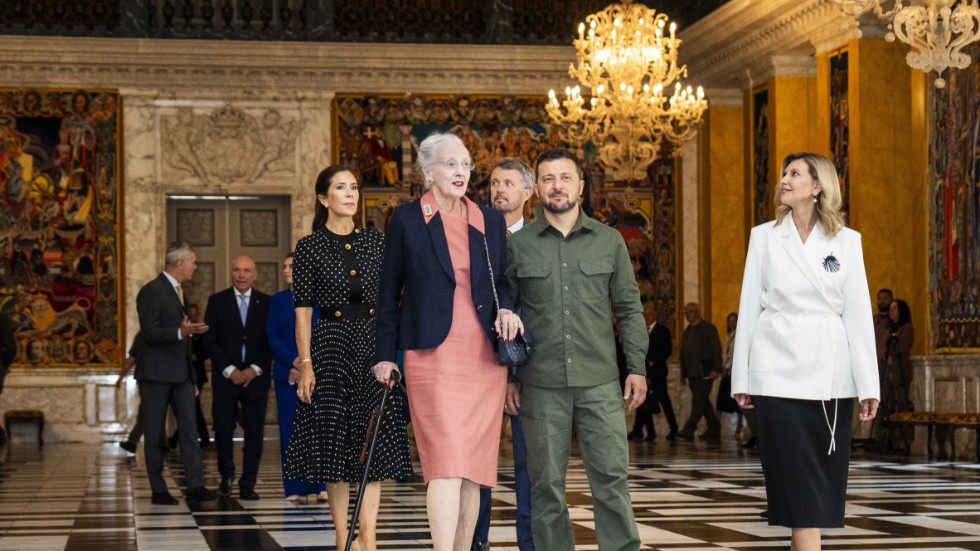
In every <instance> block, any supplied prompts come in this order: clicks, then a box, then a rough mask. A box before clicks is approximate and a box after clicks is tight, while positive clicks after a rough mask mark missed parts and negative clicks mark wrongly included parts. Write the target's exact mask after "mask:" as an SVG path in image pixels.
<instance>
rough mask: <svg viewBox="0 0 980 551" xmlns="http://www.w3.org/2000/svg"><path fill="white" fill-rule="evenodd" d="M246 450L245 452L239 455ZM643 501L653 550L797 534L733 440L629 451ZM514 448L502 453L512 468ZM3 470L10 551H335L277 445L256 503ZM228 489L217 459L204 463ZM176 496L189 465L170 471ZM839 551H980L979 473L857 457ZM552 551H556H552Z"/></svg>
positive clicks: (411, 519)
mask: <svg viewBox="0 0 980 551" xmlns="http://www.w3.org/2000/svg"><path fill="white" fill-rule="evenodd" d="M237 445H238V446H239V447H240V443H239V444H237ZM630 446H631V453H632V471H631V480H630V485H631V490H632V498H633V506H634V510H635V513H636V519H637V522H638V524H639V529H640V535H641V537H642V540H643V548H644V549H661V550H677V551H702V550H712V551H723V550H726V549H731V550H740V551H751V550H760V551H764V550H766V549H786V548H788V547H789V531H788V530H787V529H784V528H780V527H770V526H768V524H767V523H766V521H765V520H764V519H763V518H761V517H760V513H762V512H764V511H765V509H766V501H765V490H764V488H763V480H762V472H761V469H760V466H759V461H758V456H756V455H753V454H750V453H746V452H744V451H743V450H742V449H741V447H740V446H739V445H738V442H737V441H736V440H735V438H734V437H725V438H724V439H723V440H722V442H721V443H720V444H718V443H714V444H704V443H701V442H695V443H690V442H685V443H669V442H663V441H658V442H656V443H631V444H630ZM508 451H509V446H504V453H505V455H506V454H507V453H508ZM4 454H5V455H4V456H3V457H0V461H2V463H0V551H2V550H16V551H27V550H43V551H52V550H58V549H70V550H80V551H86V550H93V551H116V550H129V549H141V550H161V551H162V550H167V551H173V550H177V551H198V550H201V551H206V550H279V549H285V550H290V551H292V550H300V549H315V550H333V549H334V546H333V541H334V533H333V524H332V522H331V519H330V514H329V511H328V509H327V506H326V504H325V503H312V504H294V503H289V502H286V501H285V500H284V499H282V486H281V484H280V481H279V476H280V470H279V465H278V442H276V441H275V440H269V441H267V442H266V455H265V459H264V464H263V468H262V471H261V473H260V479H261V480H260V483H259V485H258V486H257V488H256V490H257V491H258V492H259V494H260V495H261V496H262V499H260V500H259V501H254V502H239V501H238V500H236V499H226V500H221V501H217V502H207V503H202V504H199V505H192V506H188V505H187V504H186V503H184V502H183V501H181V503H180V505H178V506H172V507H168V506H155V505H151V504H150V499H149V497H150V490H149V486H148V484H147V481H146V476H145V473H144V471H143V464H142V460H141V459H140V458H139V457H134V456H132V455H130V454H127V453H126V452H124V451H123V450H121V449H119V448H118V447H116V445H115V444H114V443H105V444H102V445H92V444H48V445H46V446H45V447H44V448H41V449H38V448H37V446H36V445H33V444H14V445H12V446H8V447H6V448H5V452H4ZM204 457H205V461H206V468H207V472H208V473H209V475H210V476H209V478H208V479H207V483H208V484H209V486H211V487H215V486H216V485H217V479H216V478H215V476H216V475H215V473H216V466H215V455H214V453H213V451H206V452H205V454H204ZM576 457H577V455H576V456H574V457H573V459H572V462H571V468H570V472H569V475H568V503H569V508H570V512H571V517H572V521H573V523H574V525H575V536H576V542H577V547H576V549H580V550H595V549H598V546H597V544H596V540H595V534H594V531H593V529H594V525H593V522H592V518H593V515H592V504H591V498H590V494H589V487H588V481H587V479H586V477H585V474H584V470H583V468H582V464H581V461H580V460H578V459H576ZM510 465H511V461H510V459H509V458H508V457H504V458H503V459H502V460H501V467H500V486H499V487H498V489H497V490H495V492H494V494H493V495H494V503H493V510H494V512H493V521H492V527H491V531H490V540H491V545H492V548H493V549H497V550H508V549H513V550H516V549H517V546H516V544H515V534H514V528H513V523H514V520H513V519H514V502H515V501H514V493H513V479H512V470H511V468H510ZM167 469H168V473H167V474H168V481H169V483H170V487H171V491H172V492H173V493H174V494H175V495H176V494H177V491H178V488H180V484H181V483H182V473H181V467H180V461H179V456H178V455H176V454H171V455H170V456H169V457H168V461H167ZM378 539H379V544H378V548H379V549H380V550H383V551H399V550H415V549H429V548H430V547H431V545H430V540H429V537H428V531H427V527H426V516H425V487H424V485H423V484H422V483H421V479H418V480H417V481H414V482H408V483H393V482H392V483H387V484H386V486H385V487H384V490H383V497H382V505H381V512H380V518H379V533H378ZM823 546H824V548H825V549H830V550H839V551H843V550H851V549H917V550H949V551H953V550H974V551H980V464H976V463H964V462H959V463H948V462H943V463H924V462H917V461H915V460H908V461H904V462H899V461H895V460H894V459H893V458H890V457H880V456H873V455H855V456H853V460H852V465H851V472H850V485H849V488H848V508H847V519H846V527H845V528H842V529H837V530H827V531H825V532H824V539H823ZM541 551H546V550H541Z"/></svg>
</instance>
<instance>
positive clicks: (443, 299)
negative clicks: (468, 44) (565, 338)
mask: <svg viewBox="0 0 980 551" xmlns="http://www.w3.org/2000/svg"><path fill="white" fill-rule="evenodd" d="M418 167H419V171H420V172H421V174H422V176H423V177H424V179H425V189H426V192H425V193H424V194H423V195H422V197H420V198H419V199H418V200H416V201H413V202H411V203H408V204H406V205H401V206H399V207H397V208H395V210H394V212H393V214H392V216H391V221H390V222H389V224H388V227H387V231H386V234H385V258H384V261H383V263H382V268H381V295H380V298H379V300H378V326H377V327H378V329H377V331H378V332H377V354H376V360H377V362H378V363H377V364H376V365H375V366H374V374H375V376H376V377H377V378H378V380H379V381H381V382H383V383H388V384H393V382H392V378H391V373H392V371H394V370H397V366H396V365H395V364H394V361H395V357H396V354H397V352H398V351H399V350H404V353H405V371H406V373H407V375H406V377H405V381H406V384H407V389H408V402H409V409H410V411H411V416H412V424H413V430H414V433H415V440H416V445H417V447H418V450H419V458H420V459H421V462H422V475H423V478H424V479H425V482H426V484H427V486H428V489H427V497H426V510H427V513H428V517H429V529H430V531H431V532H432V544H433V548H434V549H435V550H436V551H449V550H451V549H456V550H461V549H469V545H470V542H471V541H472V538H473V529H474V526H475V523H476V519H477V515H478V508H479V503H480V496H479V491H480V487H493V486H494V485H496V482H497V452H498V449H499V445H500V424H501V420H502V418H503V417H502V414H503V410H504V392H505V387H506V384H507V371H506V369H505V368H504V367H502V366H500V365H498V364H497V362H496V359H495V358H496V355H495V351H494V348H495V346H496V342H497V336H498V335H500V336H501V337H503V338H505V339H508V340H512V339H513V338H514V337H515V336H516V335H517V334H518V333H519V332H522V331H523V326H522V325H521V320H520V318H519V317H518V316H517V315H515V314H514V313H513V312H512V311H511V309H512V302H511V298H510V290H509V287H508V285H507V281H506V279H504V277H503V275H504V271H505V270H506V267H507V266H506V263H507V247H506V235H505V230H506V225H505V224H504V218H503V215H501V214H500V213H499V212H497V211H495V210H493V209H490V208H487V207H483V206H479V205H477V204H475V203H473V202H472V201H470V200H469V199H468V198H467V197H466V188H467V186H468V184H469V181H470V171H471V169H472V168H473V159H472V157H471V156H470V153H469V151H467V150H466V147H465V146H464V145H463V142H462V141H460V139H459V138H457V137H456V136H454V135H452V134H435V135H431V136H429V137H428V138H426V139H425V140H423V141H422V143H421V145H420V146H419V157H418ZM488 262H489V264H488ZM494 291H496V294H497V296H498V297H499V303H500V307H499V309H498V308H497V306H496V305H495V301H494Z"/></svg>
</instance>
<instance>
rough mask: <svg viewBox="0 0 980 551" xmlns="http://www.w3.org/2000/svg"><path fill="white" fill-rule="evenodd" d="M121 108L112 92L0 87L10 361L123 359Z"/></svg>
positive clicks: (3, 296) (1, 259)
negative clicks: (12, 343)
mask: <svg viewBox="0 0 980 551" xmlns="http://www.w3.org/2000/svg"><path fill="white" fill-rule="evenodd" d="M120 116H121V110H120V102H119V93H118V92H116V91H109V90H53V89H32V90H20V89H0V143H2V145H3V148H2V153H0V190H2V194H3V202H4V208H3V209H0V251H2V255H0V311H2V312H3V314H4V315H7V316H9V317H10V318H11V319H13V321H14V325H15V327H16V331H15V336H16V340H17V357H16V360H15V364H17V365H22V366H23V365H31V366H59V367H65V366H100V365H114V366H118V365H119V362H120V361H121V360H122V351H121V349H120V346H119V337H120V335H121V334H122V327H121V326H120V325H121V323H122V320H123V319H124V318H125V316H123V313H122V311H121V308H122V304H123V301H122V296H121V293H122V286H121V281H122V262H121V256H122V255H121V252H122V248H121V244H120V235H121V232H122V228H121V227H120V220H121V213H122V197H121V195H120V185H121V180H122V178H121V174H120V172H121V170H120V162H121V143H120V140H121V130H120V129H121V122H120Z"/></svg>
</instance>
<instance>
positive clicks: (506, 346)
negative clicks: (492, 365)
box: [483, 236, 534, 368]
mask: <svg viewBox="0 0 980 551" xmlns="http://www.w3.org/2000/svg"><path fill="white" fill-rule="evenodd" d="M483 250H484V252H486V253H487V269H488V270H489V271H490V289H492V290H493V304H494V306H496V307H497V315H498V316H499V315H500V299H499V298H497V280H496V279H494V277H493V266H492V265H491V264H490V247H489V246H488V245H487V238H486V236H484V237H483ZM533 349H534V340H533V339H532V338H531V334H530V333H529V332H528V330H527V326H525V327H524V331H523V332H522V333H518V335H517V336H516V337H514V340H513V341H511V342H507V341H505V340H504V339H503V338H502V337H499V336H498V337H497V363H499V364H500V365H503V366H507V367H511V368H514V367H522V366H525V365H527V362H529V361H530V360H531V351H532V350H533Z"/></svg>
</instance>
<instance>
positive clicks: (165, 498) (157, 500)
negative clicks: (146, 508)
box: [150, 492, 180, 505]
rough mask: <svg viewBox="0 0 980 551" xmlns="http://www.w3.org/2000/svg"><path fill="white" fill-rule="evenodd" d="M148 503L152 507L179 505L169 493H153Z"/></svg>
mask: <svg viewBox="0 0 980 551" xmlns="http://www.w3.org/2000/svg"><path fill="white" fill-rule="evenodd" d="M150 503H152V504H154V505H177V504H178V503H180V502H179V501H177V499H176V498H175V497H174V496H172V495H170V492H153V495H152V496H151V497H150Z"/></svg>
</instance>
